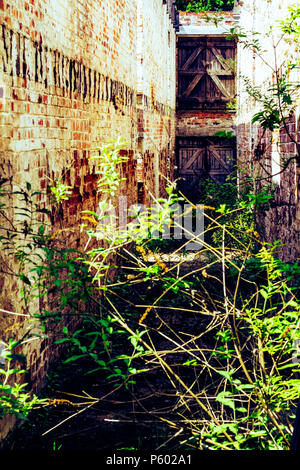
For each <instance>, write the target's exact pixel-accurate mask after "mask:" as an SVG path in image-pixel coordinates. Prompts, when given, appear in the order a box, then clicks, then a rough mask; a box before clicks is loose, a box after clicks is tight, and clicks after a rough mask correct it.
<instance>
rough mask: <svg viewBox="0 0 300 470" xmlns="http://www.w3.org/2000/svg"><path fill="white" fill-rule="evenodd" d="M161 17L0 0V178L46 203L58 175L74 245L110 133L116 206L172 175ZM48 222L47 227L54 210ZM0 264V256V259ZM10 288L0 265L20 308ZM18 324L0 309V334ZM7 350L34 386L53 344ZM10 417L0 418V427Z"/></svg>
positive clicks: (0, 290) (171, 57) (170, 36)
mask: <svg viewBox="0 0 300 470" xmlns="http://www.w3.org/2000/svg"><path fill="white" fill-rule="evenodd" d="M141 6H143V7H144V8H142V10H140V7H141ZM138 9H139V10H138ZM138 11H139V12H140V13H141V15H140V16H139V20H138V19H137V18H138ZM173 19H174V10H173V3H172V2H171V1H170V0H169V1H168V3H167V4H166V3H165V2H163V1H162V0H121V1H118V2H112V1H111V0H101V2H99V1H98V0H84V2H82V1H81V0H76V1H75V0H63V1H60V0H57V2H51V1H50V2H49V0H39V1H37V0H30V2H29V1H23V0H22V1H21V0H6V1H5V2H2V1H1V0H0V27H1V30H0V132H1V138H0V178H8V179H9V180H10V181H11V188H12V189H17V188H19V187H24V185H25V184H26V182H27V181H29V182H30V183H31V184H32V188H34V189H35V190H37V191H39V190H41V191H43V193H44V194H41V195H39V196H38V200H39V204H40V207H41V208H43V207H48V204H49V199H48V198H47V196H46V191H45V190H46V187H47V184H48V182H49V180H51V179H55V178H63V181H64V183H65V184H68V185H70V186H72V187H73V188H74V189H73V195H72V198H71V199H70V201H69V202H68V204H66V205H65V206H64V208H63V218H64V221H65V222H66V228H67V230H68V233H69V243H70V246H73V247H74V248H77V247H80V246H84V244H85V242H86V240H84V235H83V234H79V233H78V232H76V233H75V232H74V233H73V231H72V228H73V227H78V224H80V223H81V222H82V221H81V211H82V210H95V209H96V207H97V203H98V202H99V196H98V195H97V190H96V188H97V179H96V177H95V176H94V175H93V164H92V162H91V160H90V157H91V156H92V155H93V154H95V153H96V152H98V148H99V147H100V146H101V145H102V144H104V143H106V142H108V141H110V140H115V139H117V138H118V137H124V138H125V140H126V141H127V142H129V145H128V147H127V149H126V150H125V149H124V150H123V151H122V153H123V154H124V155H127V156H128V161H127V162H125V163H124V164H123V165H122V168H121V170H120V173H121V177H124V178H126V182H125V181H124V182H122V184H121V186H120V191H119V195H120V196H124V195H126V196H127V198H128V207H130V205H131V204H134V203H137V202H145V203H150V202H151V199H150V198H149V196H147V194H148V192H149V194H150V193H151V194H153V195H154V196H158V195H160V194H162V195H163V188H164V186H165V181H164V180H163V176H165V177H170V178H171V179H172V175H173V158H172V156H173V155H174V149H175V46H176V35H175V29H174V23H173ZM137 23H139V28H140V35H141V37H140V38H138V35H137V30H138V25H137ZM140 39H142V40H141V41H140ZM139 41H140V42H139ZM139 61H141V62H140V66H139V67H140V68H139V80H138V77H137V75H138V74H137V69H138V62H139ZM159 173H161V175H160V174H159ZM11 202H12V206H13V205H16V204H14V202H13V201H11ZM11 216H12V217H14V212H13V208H12V210H11ZM51 223H52V224H53V225H52V227H53V233H55V231H56V230H57V229H58V228H59V227H57V225H56V224H57V220H56V217H55V213H54V212H53V213H52V215H51ZM3 263H4V260H3V259H2V258H1V256H0V267H1V269H2V268H3V267H5V265H4V264H3ZM20 288H21V286H20V285H19V283H18V281H17V278H13V277H8V276H2V275H1V274H0V308H2V309H4V310H8V311H12V312H20V313H26V312H25V311H24V310H22V305H21V304H20V302H19V300H20V295H19V292H20ZM39 302H40V305H38V301H37V302H34V301H33V302H32V304H31V308H32V310H33V311H35V309H36V311H38V310H37V309H38V308H39V307H46V305H45V304H43V302H44V299H40V300H39ZM71 326H72V325H71ZM71 326H70V328H71ZM26 331H27V323H26V321H23V320H22V318H21V319H20V320H18V326H17V323H16V322H15V318H14V317H12V316H11V315H6V314H4V313H0V339H3V340H4V341H6V340H8V338H9V337H14V338H22V337H23V335H24V334H26ZM18 352H20V353H23V354H24V355H25V357H26V359H27V369H28V371H29V372H30V374H28V376H27V378H26V380H28V381H29V383H30V385H31V386H32V388H33V389H34V390H37V389H39V387H40V386H41V385H42V384H43V379H44V377H45V373H46V372H47V369H48V367H49V365H50V364H51V361H52V360H53V359H54V358H55V355H56V349H55V346H54V338H51V339H43V340H41V341H34V342H28V343H26V344H25V345H24V346H23V347H21V348H20V350H19V351H18ZM12 424H13V423H12V422H11V421H10V420H8V421H6V422H5V423H2V426H1V423H0V438H1V437H3V436H4V435H5V433H6V432H7V431H8V430H9V429H10V428H11V426H12Z"/></svg>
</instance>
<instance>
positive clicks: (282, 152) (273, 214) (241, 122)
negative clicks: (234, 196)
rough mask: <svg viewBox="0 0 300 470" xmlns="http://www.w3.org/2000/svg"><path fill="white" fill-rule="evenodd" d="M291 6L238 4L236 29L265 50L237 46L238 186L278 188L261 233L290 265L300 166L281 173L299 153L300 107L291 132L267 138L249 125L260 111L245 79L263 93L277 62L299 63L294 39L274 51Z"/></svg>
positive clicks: (295, 249) (253, 0) (298, 217)
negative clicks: (250, 182) (250, 180)
mask: <svg viewBox="0 0 300 470" xmlns="http://www.w3.org/2000/svg"><path fill="white" fill-rule="evenodd" d="M292 4H294V2H293V1H290V0H286V1H285V2H281V1H279V0H262V1H261V0H260V1H257V0H245V1H237V2H236V4H235V22H236V25H238V26H239V27H241V28H242V29H243V30H244V31H245V32H246V33H247V35H248V38H249V43H250V42H251V41H252V40H255V39H259V40H260V41H261V42H262V45H263V50H264V53H263V59H264V60H261V59H260V57H259V55H258V54H253V51H251V50H250V49H248V48H244V47H243V45H242V44H241V45H238V61H237V62H238V76H239V77H240V78H239V80H238V83H237V96H238V106H237V109H238V113H237V121H236V124H237V148H238V161H239V167H240V169H241V170H242V171H241V172H240V184H241V187H242V185H243V183H244V177H243V175H247V176H251V177H254V178H256V180H257V187H258V188H263V187H264V186H266V185H270V184H273V185H274V186H273V188H274V190H275V193H274V196H275V197H274V200H272V202H271V208H270V209H269V210H267V211H265V212H264V213H263V214H261V215H260V217H259V219H258V224H259V232H260V234H261V236H262V238H263V239H265V240H266V241H268V242H271V243H272V242H273V241H274V240H280V241H281V242H282V243H283V244H284V246H283V247H282V248H281V249H280V251H279V253H278V254H279V256H280V257H281V258H282V259H283V260H286V261H296V260H299V247H300V243H299V242H300V239H299V228H300V206H299V162H298V163H297V161H296V160H292V161H291V162H290V164H289V165H288V167H287V169H286V170H285V171H283V172H282V169H283V163H284V162H285V161H287V160H288V159H290V158H292V157H294V156H295V155H296V153H297V149H296V145H295V143H293V142H292V141H291V139H290V138H291V137H292V139H294V140H296V141H297V142H298V143H299V137H300V134H299V129H300V128H299V111H300V103H299V100H298V101H297V99H296V100H295V101H296V102H295V112H294V113H293V114H292V115H291V116H290V119H289V120H288V121H287V122H286V124H287V125H286V128H287V131H288V132H287V131H286V130H285V129H284V128H283V129H276V130H275V131H274V132H271V131H267V132H265V133H263V130H262V129H261V127H260V126H258V125H257V124H253V123H252V122H251V121H252V118H253V116H254V114H255V113H257V112H258V111H261V109H262V106H261V105H259V103H258V102H257V101H255V100H254V99H252V98H251V97H250V96H249V94H248V93H247V92H246V86H245V81H244V78H243V77H246V79H247V80H249V83H250V84H251V85H252V86H257V87H258V88H260V89H261V90H262V91H263V92H264V91H265V90H266V89H267V88H268V86H271V85H272V83H274V82H273V80H274V75H273V70H272V69H271V67H272V68H273V69H274V68H275V66H276V62H277V64H285V62H286V60H291V61H295V60H297V56H298V55H299V47H297V41H295V39H291V38H288V37H286V38H284V40H281V41H280V42H279V44H278V46H277V48H276V55H275V54H274V48H273V44H276V43H277V42H278V41H279V39H280V38H281V36H282V31H281V30H279V29H278V27H279V21H280V20H283V19H284V18H285V17H286V16H287V14H288V6H289V5H292ZM272 25H273V26H274V31H273V38H274V43H273V42H272V36H269V35H268V34H267V32H268V30H269V28H270V26H272ZM256 33H259V34H256ZM270 66H271V67H270ZM283 68H284V67H283ZM289 79H290V80H291V81H293V80H299V72H297V70H295V71H294V72H292V73H291V74H290V76H289ZM288 133H289V134H290V136H289V135H288ZM298 159H299V157H298Z"/></svg>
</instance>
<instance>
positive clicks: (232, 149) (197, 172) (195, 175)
mask: <svg viewBox="0 0 300 470" xmlns="http://www.w3.org/2000/svg"><path fill="white" fill-rule="evenodd" d="M235 159H236V143H235V139H220V138H216V137H179V138H178V139H177V167H178V177H179V178H180V181H179V187H180V189H181V191H182V192H183V193H184V194H185V195H186V196H188V197H193V198H195V197H196V196H197V194H198V195H199V191H200V185H201V182H202V181H203V180H204V179H206V178H211V179H212V180H213V181H215V182H218V183H224V182H225V181H226V178H227V177H228V176H229V175H230V174H232V172H233V170H234V163H235Z"/></svg>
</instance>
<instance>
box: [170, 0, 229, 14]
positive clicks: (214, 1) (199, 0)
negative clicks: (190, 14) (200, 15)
mask: <svg viewBox="0 0 300 470" xmlns="http://www.w3.org/2000/svg"><path fill="white" fill-rule="evenodd" d="M176 6H177V8H178V9H179V10H184V11H196V12H199V11H216V10H223V11H229V10H232V9H233V6H234V0H176Z"/></svg>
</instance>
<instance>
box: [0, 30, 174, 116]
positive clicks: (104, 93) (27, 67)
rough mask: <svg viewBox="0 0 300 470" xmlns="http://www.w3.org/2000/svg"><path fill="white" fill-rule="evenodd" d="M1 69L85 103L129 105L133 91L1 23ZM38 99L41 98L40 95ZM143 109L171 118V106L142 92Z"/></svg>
mask: <svg viewBox="0 0 300 470" xmlns="http://www.w3.org/2000/svg"><path fill="white" fill-rule="evenodd" d="M1 29H2V35H1V37H0V53H1V62H0V64H1V68H0V73H1V72H4V73H7V74H8V75H10V76H12V77H13V76H17V77H21V78H24V79H26V80H34V81H35V82H36V83H41V84H43V85H44V86H45V88H47V87H48V86H56V87H59V88H61V89H62V90H67V91H69V92H70V98H72V95H73V94H76V93H78V94H80V95H82V98H83V100H84V102H85V103H89V102H90V100H91V98H94V99H96V101H97V102H98V103H99V102H100V100H102V101H103V100H104V101H109V102H112V103H114V104H115V105H116V107H118V106H119V105H120V104H121V105H123V106H133V105H134V104H135V97H136V91H135V90H133V89H132V88H131V87H128V86H127V85H126V84H124V83H122V82H119V81H118V80H113V79H111V78H110V77H107V76H105V75H103V74H102V73H101V72H99V71H98V70H95V69H91V68H90V67H88V66H87V65H84V64H83V63H82V62H79V61H78V60H75V59H71V58H70V57H67V56H65V55H64V54H62V53H61V52H60V51H57V50H52V49H49V48H48V47H47V46H43V45H41V44H38V43H37V42H36V41H32V39H31V38H28V37H26V36H25V35H23V34H20V33H19V32H14V31H13V30H11V29H8V28H7V27H6V26H5V25H2V26H1ZM40 99H41V100H42V98H40ZM142 101H143V108H144V110H145V112H158V113H160V114H165V115H168V116H172V117H174V115H175V109H174V108H173V109H171V108H170V107H169V106H167V105H165V104H162V103H160V102H158V101H157V100H153V99H152V98H150V96H147V95H142Z"/></svg>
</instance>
